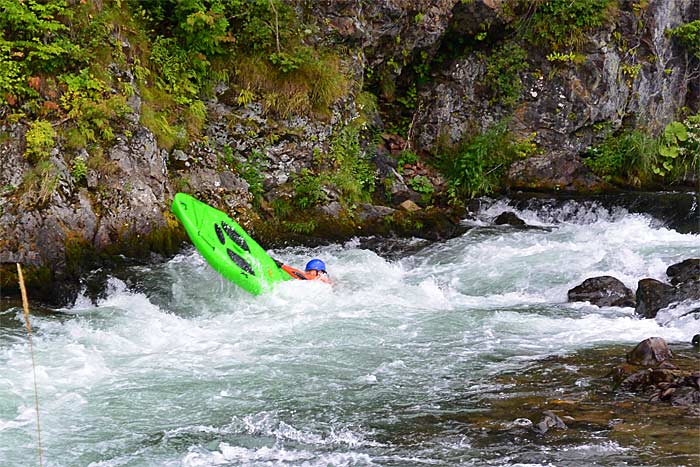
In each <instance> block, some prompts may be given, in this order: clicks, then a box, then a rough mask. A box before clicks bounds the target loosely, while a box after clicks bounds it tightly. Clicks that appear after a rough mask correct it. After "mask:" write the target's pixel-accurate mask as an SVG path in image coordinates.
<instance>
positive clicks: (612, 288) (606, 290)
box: [567, 276, 635, 306]
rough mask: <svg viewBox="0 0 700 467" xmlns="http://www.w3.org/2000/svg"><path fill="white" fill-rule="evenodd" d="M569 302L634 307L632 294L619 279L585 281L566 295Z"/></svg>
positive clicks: (602, 277) (606, 277)
mask: <svg viewBox="0 0 700 467" xmlns="http://www.w3.org/2000/svg"><path fill="white" fill-rule="evenodd" d="M567 295H568V297H569V301H570V302H590V303H591V304H593V305H597V306H634V305H635V301H634V294H633V293H632V290H630V289H629V288H628V287H626V286H625V284H623V283H622V281H620V280H619V279H616V278H614V277H612V276H599V277H592V278H590V279H586V280H585V281H583V283H582V284H581V285H579V286H577V287H574V288H573V289H571V290H569V292H568V293H567Z"/></svg>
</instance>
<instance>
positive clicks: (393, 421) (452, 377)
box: [0, 201, 700, 467]
mask: <svg viewBox="0 0 700 467" xmlns="http://www.w3.org/2000/svg"><path fill="white" fill-rule="evenodd" d="M506 209H507V210H514V209H513V208H512V206H510V205H509V204H508V202H507V201H498V202H493V203H492V204H491V205H490V206H489V207H488V208H486V209H484V210H483V211H482V212H481V213H480V215H479V216H478V217H477V218H474V219H469V220H465V221H464V223H465V225H466V226H467V227H468V230H467V232H466V233H465V234H464V235H462V236H460V237H458V238H454V239H451V240H448V241H445V242H438V243H429V242H427V241H424V240H420V239H410V240H401V241H399V240H395V241H393V242H394V246H396V245H398V249H397V248H395V249H394V250H393V251H398V253H394V254H391V255H382V254H378V253H377V252H375V251H373V250H371V249H368V248H365V247H364V245H365V241H364V240H363V239H354V240H351V241H348V242H346V243H343V244H333V245H329V246H323V247H317V248H306V247H289V248H286V249H280V250H275V251H272V252H271V253H272V254H273V256H275V257H277V258H279V259H280V260H283V261H284V262H285V263H287V264H291V265H293V266H297V267H298V266H301V265H303V264H304V263H305V262H306V261H307V260H308V259H309V258H311V257H319V258H322V259H323V260H324V261H325V262H326V264H327V266H328V268H329V273H330V275H331V277H332V279H333V281H334V285H333V286H329V285H326V284H322V283H317V282H312V281H289V282H285V283H283V284H280V285H279V286H278V287H277V288H276V289H275V290H273V291H272V292H270V293H268V294H266V295H262V296H259V297H253V296H251V295H248V294H247V293H246V292H244V291H242V290H240V289H238V288H237V287H236V286H234V285H233V284H231V283H228V282H227V281H225V280H224V279H222V278H221V277H220V276H219V275H218V274H217V273H216V272H215V271H213V270H212V269H211V268H210V267H209V266H208V265H207V264H206V263H205V262H204V260H203V259H202V258H201V256H200V255H199V254H197V253H196V251H194V250H193V249H188V250H185V251H184V252H183V253H181V254H179V255H177V256H175V257H174V258H172V259H171V260H169V261H168V262H166V263H164V264H162V265H159V266H154V267H143V266H140V267H134V268H133V269H132V270H131V271H130V272H129V277H128V278H123V277H122V278H117V277H113V278H111V279H110V280H109V288H108V290H107V292H106V294H105V295H104V297H103V298H102V299H100V300H99V301H98V302H97V303H92V302H91V301H90V300H89V299H87V298H86V297H84V296H81V297H80V298H79V299H78V300H77V301H76V303H75V304H74V305H73V306H71V307H68V308H66V309H61V310H57V311H56V313H42V314H39V315H34V316H32V326H33V329H34V337H33V344H34V352H35V358H36V363H37V367H36V371H37V385H38V387H39V397H40V401H41V425H42V438H43V444H44V457H45V459H46V463H45V465H51V466H72V465H89V466H101V467H102V466H123V465H129V466H132V465H133V466H142V465H143V466H151V465H167V466H175V465H184V466H208V465H415V464H435V465H445V464H458V463H462V464H472V465H483V464H481V463H487V462H488V463H490V462H493V463H495V464H498V465H524V464H519V463H518V462H519V461H518V459H514V458H511V457H508V456H505V457H504V456H502V455H500V454H499V455H495V457H493V456H490V457H489V456H485V457H483V456H482V457H479V456H480V455H481V454H479V453H478V452H476V450H475V449H473V448H472V447H471V445H472V441H473V440H472V438H471V437H472V434H471V432H469V431H468V430H466V429H465V430H461V431H460V430H458V429H455V428H454V427H453V428H449V427H448V428H446V427H444V426H442V425H440V426H439V427H438V428H435V429H434V432H432V431H431V430H430V429H427V428H425V427H423V426H422V425H421V424H424V423H425V421H424V420H425V418H426V417H430V416H435V414H440V413H444V412H445V411H454V410H456V408H455V407H459V408H460V410H476V409H478V407H477V406H476V405H475V406H473V407H472V406H470V403H469V402H465V403H464V404H463V405H460V403H457V402H456V401H460V400H467V401H468V400H469V398H470V397H473V395H474V394H476V393H477V392H479V391H484V390H488V389H489V388H490V389H494V388H497V387H498V385H499V384H500V383H498V382H497V381H496V380H495V379H494V378H495V377H497V376H498V375H500V374H502V373H503V372H506V371H511V370H513V369H517V368H522V367H523V366H526V365H527V364H528V362H532V361H538V360H540V359H544V358H547V357H548V356H552V355H563V354H571V353H574V352H576V351H580V350H581V349H586V348H596V347H599V346H604V345H622V344H636V343H637V342H639V341H640V340H642V339H645V338H647V337H650V336H661V337H663V338H664V339H666V340H667V341H668V342H670V343H681V342H689V341H690V339H691V338H692V336H693V335H694V334H697V333H698V332H700V325H699V324H698V321H697V320H696V319H695V318H694V317H693V316H692V315H690V316H684V317H682V318H679V317H678V316H680V315H681V314H682V311H683V310H686V309H688V310H689V309H691V308H692V307H693V306H695V307H697V304H688V305H687V307H686V308H683V309H681V310H680V311H679V310H674V311H673V312H672V313H671V312H664V311H662V312H661V313H660V314H659V317H658V318H657V319H652V320H644V319H639V318H638V317H636V316H635V314H634V310H633V309H632V308H613V307H611V308H599V307H596V306H593V305H590V304H587V303H567V291H568V290H569V289H571V288H572V287H575V286H576V285H579V284H580V283H581V282H583V280H585V279H586V278H589V277H593V276H599V275H611V276H614V277H617V278H618V279H620V280H621V281H622V282H623V283H625V285H627V286H628V287H630V288H632V289H633V290H635V289H636V286H637V281H639V280H640V279H642V278H646V277H651V278H655V279H659V280H667V278H666V277H665V271H666V268H667V267H668V266H670V265H671V264H674V263H677V262H680V261H682V260H684V259H687V258H691V257H694V258H699V257H700V235H697V234H681V233H678V232H676V231H674V230H671V229H668V228H666V227H665V226H664V225H663V224H662V223H660V222H659V221H658V220H655V219H653V218H651V217H649V216H645V215H641V214H632V213H629V212H627V211H626V210H625V209H622V208H617V209H606V208H603V207H601V206H599V205H596V204H595V203H593V204H581V203H574V202H572V203H570V204H567V205H564V206H563V207H559V208H557V209H555V210H547V211H529V210H516V213H517V214H518V215H519V216H520V217H521V218H523V219H524V220H525V221H526V222H527V223H528V224H529V225H530V226H532V228H528V229H518V228H513V227H509V226H492V225H491V220H492V219H493V217H495V216H496V215H497V214H498V213H500V212H502V211H503V210H506ZM386 242H392V241H390V240H387V241H386ZM1 317H2V318H3V320H2V323H4V324H3V325H2V328H1V329H2V335H1V337H0V367H2V368H3V377H2V378H1V379H0V394H1V395H2V397H1V398H0V465H3V466H6V465H7V466H23V465H29V464H30V463H32V461H30V462H28V461H27V460H28V459H34V458H35V456H36V450H35V446H36V425H35V424H36V421H35V413H34V393H33V384H34V383H33V379H32V372H31V358H30V355H29V346H28V342H27V339H26V334H25V333H24V329H23V327H22V326H23V324H22V322H23V321H22V313H21V310H20V309H18V308H10V309H8V310H5V311H3V312H2V316H1ZM447 406H449V409H447V408H446V407H447ZM516 418H517V416H516V415H515V414H514V416H513V420H515V419H516ZM511 421H512V420H511ZM416 426H420V429H419V428H416ZM412 437H413V438H415V439H417V440H418V441H416V442H410V439H412ZM577 450H578V451H577ZM581 451H585V453H586V455H585V456H583V457H581V456H579V457H576V456H574V457H571V458H569V460H570V461H571V462H573V463H569V464H568V465H577V463H578V465H587V463H589V465H590V462H591V460H593V461H596V460H599V459H603V458H605V456H611V455H612V456H613V457H611V459H613V461H614V460H615V459H616V458H615V457H614V456H615V455H619V456H622V457H620V458H619V459H626V458H625V457H624V456H626V455H628V454H626V452H627V448H625V447H624V446H619V445H616V444H614V443H613V444H610V443H607V444H606V443H594V444H592V445H588V444H581V445H578V446H572V447H571V453H572V454H571V455H572V456H573V455H574V453H580V452H581ZM576 455H577V456H578V454H576ZM534 458H535V462H531V463H530V464H528V465H547V463H546V462H545V461H544V460H542V459H544V458H542V459H540V460H539V461H537V456H535V457H534ZM619 459H618V460H619Z"/></svg>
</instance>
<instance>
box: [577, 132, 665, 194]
mask: <svg viewBox="0 0 700 467" xmlns="http://www.w3.org/2000/svg"><path fill="white" fill-rule="evenodd" d="M656 145H657V142H656V140H655V139H654V138H652V137H651V136H649V135H647V134H646V133H644V132H642V131H640V130H628V131H624V132H622V133H620V134H617V135H610V136H608V137H606V138H605V139H604V140H603V141H602V142H601V144H599V145H597V146H594V147H593V148H591V149H590V150H589V151H588V155H587V158H586V159H584V163H585V164H586V165H587V166H588V167H590V169H591V170H592V171H593V173H595V174H596V175H598V176H600V177H602V178H603V179H604V180H606V181H609V182H614V183H623V184H630V185H632V186H637V187H641V186H642V185H643V184H644V183H646V182H648V181H649V180H650V177H651V168H652V164H653V163H654V157H655V154H656Z"/></svg>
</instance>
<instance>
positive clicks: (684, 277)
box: [635, 258, 700, 318]
mask: <svg viewBox="0 0 700 467" xmlns="http://www.w3.org/2000/svg"><path fill="white" fill-rule="evenodd" d="M666 274H667V275H668V276H669V278H670V280H671V284H673V285H669V284H666V283H663V282H661V281H658V280H656V279H642V280H640V281H639V284H638V286H637V295H636V296H637V305H636V308H635V312H636V313H637V314H638V315H640V316H642V317H644V318H655V317H656V313H657V312H658V311H659V310H661V309H663V308H666V307H668V306H669V305H671V304H673V303H679V302H685V301H690V302H694V301H698V300H700V259H694V258H691V259H687V260H685V261H683V262H681V263H677V264H674V265H671V266H669V267H668V269H667V270H666Z"/></svg>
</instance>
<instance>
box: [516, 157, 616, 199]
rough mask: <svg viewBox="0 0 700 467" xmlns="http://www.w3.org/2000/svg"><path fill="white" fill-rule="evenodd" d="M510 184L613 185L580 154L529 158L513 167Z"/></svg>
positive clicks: (571, 188) (530, 186)
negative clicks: (585, 161) (593, 169)
mask: <svg viewBox="0 0 700 467" xmlns="http://www.w3.org/2000/svg"><path fill="white" fill-rule="evenodd" d="M507 184H508V187H509V188H511V189H514V190H523V189H525V190H527V189H531V190H551V191H559V190H563V191H594V192H595V191H603V190H608V189H610V186H609V185H608V184H607V183H606V182H604V181H603V180H601V179H600V178H599V177H598V176H596V175H595V174H594V173H593V172H591V171H590V169H588V168H587V167H586V166H585V165H584V164H583V160H582V159H581V158H580V157H579V156H577V155H571V154H564V153H558V154H556V153H555V154H553V155H552V154H550V155H548V156H546V157H528V158H527V159H524V160H521V161H518V162H516V163H514V164H513V165H511V166H510V168H509V169H508V174H507Z"/></svg>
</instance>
